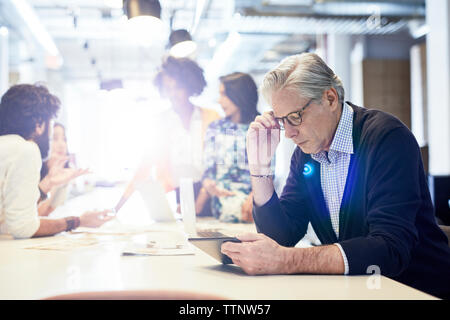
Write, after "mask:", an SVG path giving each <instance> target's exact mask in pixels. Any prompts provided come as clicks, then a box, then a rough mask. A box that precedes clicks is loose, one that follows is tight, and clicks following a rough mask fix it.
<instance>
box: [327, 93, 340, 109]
mask: <svg viewBox="0 0 450 320" xmlns="http://www.w3.org/2000/svg"><path fill="white" fill-rule="evenodd" d="M325 99H326V101H327V104H328V105H329V106H330V107H331V109H332V110H335V109H336V108H337V107H338V106H339V95H338V93H337V91H336V89H335V88H330V89H328V90H326V91H325Z"/></svg>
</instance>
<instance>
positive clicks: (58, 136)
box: [38, 123, 89, 216]
mask: <svg viewBox="0 0 450 320" xmlns="http://www.w3.org/2000/svg"><path fill="white" fill-rule="evenodd" d="M74 166H75V164H74V160H73V159H70V155H69V150H68V147H67V137H66V129H65V127H64V126H63V125H62V124H61V123H55V124H54V125H53V137H52V142H51V148H50V157H49V159H48V160H47V161H45V162H43V164H42V168H41V180H42V179H44V178H45V176H47V174H48V173H49V171H50V170H52V169H53V168H58V167H60V168H66V169H68V168H73V167H74ZM73 172H74V177H73V179H75V178H76V177H79V176H81V175H84V174H86V173H88V172H89V170H88V169H73ZM69 183H70V181H69V182H68V183H66V184H64V185H62V186H59V187H54V188H52V189H51V190H50V192H49V196H48V198H47V199H45V200H43V201H40V202H39V208H38V210H39V215H40V216H48V215H49V214H50V213H51V212H53V210H55V208H56V207H58V206H60V205H62V204H63V203H64V202H65V201H66V199H67V196H68V192H69Z"/></svg>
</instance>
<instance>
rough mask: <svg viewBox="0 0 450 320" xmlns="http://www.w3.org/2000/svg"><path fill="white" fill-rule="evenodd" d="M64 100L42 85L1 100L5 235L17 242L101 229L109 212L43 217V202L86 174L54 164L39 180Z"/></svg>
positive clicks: (0, 202)
mask: <svg viewBox="0 0 450 320" xmlns="http://www.w3.org/2000/svg"><path fill="white" fill-rule="evenodd" d="M59 109H60V100H59V99H58V97H56V96H54V95H52V94H51V93H50V92H49V91H48V89H47V88H46V87H44V86H41V85H29V84H20V85H15V86H12V87H11V88H10V89H9V90H8V91H7V92H6V93H5V94H4V95H3V97H2V99H1V102H0V234H10V235H12V236H13V237H14V238H30V237H39V236H50V235H54V234H57V233H60V232H62V231H70V230H73V229H75V228H77V227H78V226H84V227H99V226H101V225H102V224H103V223H105V222H106V221H109V220H110V219H112V217H109V216H108V215H107V214H108V210H105V211H100V212H98V211H90V212H85V213H83V214H82V215H81V216H79V217H78V216H71V217H65V218H60V219H46V218H40V217H39V215H38V201H39V199H45V198H46V196H47V194H48V193H49V192H50V190H51V189H52V188H57V187H59V186H62V185H64V184H66V183H67V182H69V181H70V180H72V179H74V178H75V177H77V176H78V175H79V174H81V172H80V171H78V170H73V169H71V168H63V167H62V166H55V167H54V168H52V169H50V170H49V173H48V174H47V175H46V176H45V177H44V178H43V179H42V180H40V171H41V166H42V161H43V160H44V161H45V160H46V159H47V156H48V154H49V150H50V137H51V135H52V129H53V119H54V118H55V117H56V115H57V112H58V111H59Z"/></svg>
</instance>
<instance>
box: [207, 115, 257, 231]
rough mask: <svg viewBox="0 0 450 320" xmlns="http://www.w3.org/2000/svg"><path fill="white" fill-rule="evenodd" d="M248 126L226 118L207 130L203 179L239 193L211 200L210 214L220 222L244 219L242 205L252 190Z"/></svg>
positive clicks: (213, 123)
mask: <svg viewBox="0 0 450 320" xmlns="http://www.w3.org/2000/svg"><path fill="white" fill-rule="evenodd" d="M248 127H249V124H242V123H233V122H232V121H230V120H229V119H227V118H224V119H220V120H216V121H214V122H212V123H211V124H210V125H209V127H208V129H207V131H206V135H205V145H204V153H203V155H204V169H205V171H204V174H203V179H211V180H214V181H215V182H216V185H217V186H218V187H220V188H223V189H227V190H229V191H233V192H235V194H236V195H234V196H229V197H220V198H218V197H212V198H211V212H212V214H213V216H214V217H216V218H219V219H220V220H221V221H225V222H238V221H240V220H241V207H242V204H243V202H244V201H245V200H246V199H247V197H248V195H249V194H250V192H251V189H252V188H251V183H250V172H249V169H248V159H247V151H246V141H245V140H246V135H247V130H248Z"/></svg>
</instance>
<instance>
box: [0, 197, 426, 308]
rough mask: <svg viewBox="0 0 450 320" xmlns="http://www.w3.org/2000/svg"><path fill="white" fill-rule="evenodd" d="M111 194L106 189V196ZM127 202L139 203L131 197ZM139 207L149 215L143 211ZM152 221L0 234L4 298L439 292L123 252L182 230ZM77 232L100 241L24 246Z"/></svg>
mask: <svg viewBox="0 0 450 320" xmlns="http://www.w3.org/2000/svg"><path fill="white" fill-rule="evenodd" d="M116 194H117V193H114V196H112V199H114V197H116ZM97 195H98V194H97ZM94 196H96V194H95V193H94V194H92V195H89V196H84V198H80V199H74V201H72V202H71V203H69V204H68V205H67V206H65V207H63V208H61V210H58V212H57V213H55V215H56V216H57V215H62V214H63V212H66V213H70V214H73V213H74V211H73V210H74V208H79V209H80V210H81V209H85V208H82V207H83V205H81V204H82V203H83V204H87V205H88V204H89V203H91V204H92V205H93V206H94V204H93V203H92V197H94ZM107 198H108V196H105V198H104V199H103V200H102V201H105V199H107ZM75 200H76V201H75ZM108 201H112V200H111V199H109V200H107V201H106V202H108ZM71 205H72V207H71ZM128 209H129V210H135V208H133V209H132V205H129V208H128ZM80 212H81V211H80ZM124 212H126V210H125V207H124ZM139 212H140V213H142V214H143V215H145V213H144V212H145V211H142V210H141V211H139ZM121 214H122V213H121ZM124 214H125V213H124ZM134 214H136V212H134ZM130 216H132V213H131V211H130V212H129V213H127V217H130ZM125 220H126V219H125ZM119 222H121V223H123V221H121V219H120V217H118V222H114V223H119ZM205 225H206V226H210V227H213V226H215V227H218V228H221V229H223V231H224V233H228V234H230V235H233V234H235V233H240V232H243V231H253V230H254V225H252V224H239V225H227V224H221V223H217V224H214V223H212V222H210V221H206V222H204V226H205ZM140 226H141V227H142V225H140ZM150 227H151V228H152V229H153V230H154V231H150V232H146V233H143V234H134V235H117V234H116V235H100V234H97V235H95V234H66V233H63V234H60V235H57V236H54V237H46V238H39V239H27V240H13V239H11V238H9V237H8V236H2V237H0V257H1V258H0V259H1V262H0V299H40V298H45V297H49V296H54V295H58V294H66V293H72V292H85V291H111V290H152V289H157V290H158V289H165V290H181V291H195V292H198V293H207V294H214V295H219V296H222V297H224V298H229V299H238V300H245V299H251V300H260V299H261V300H266V299H267V300H277V299H283V300H289V299H435V298H434V297H432V296H430V295H428V294H425V293H422V292H420V291H418V290H415V289H413V288H410V287H408V286H405V285H403V284H401V283H398V282H396V281H393V280H391V279H389V278H386V277H383V276H380V277H379V278H374V276H370V275H368V276H324V275H286V276H285V275H271V276H248V275H246V274H244V273H243V272H242V270H241V269H240V268H238V267H237V266H234V265H221V264H219V263H218V262H217V261H216V260H214V259H213V258H211V257H209V256H208V255H206V254H205V253H203V252H202V251H201V250H199V249H197V248H195V247H193V248H194V251H195V255H185V256H145V257H143V256H122V255H121V252H122V250H123V249H124V247H125V246H127V245H129V243H130V242H133V241H144V242H145V241H148V239H156V238H157V239H163V240H164V239H166V240H167V239H173V237H175V238H177V237H181V238H183V233H182V231H183V229H182V224H180V223H168V224H165V223H161V224H153V225H151V226H150ZM158 230H159V231H158ZM72 238H76V239H78V238H81V239H84V241H86V240H89V241H93V242H95V244H93V245H89V246H85V247H78V248H74V249H71V250H60V251H57V250H36V249H25V247H29V246H35V245H37V244H41V243H49V242H55V241H65V240H67V239H72ZM178 239H180V238H178ZM77 241H78V240H77Z"/></svg>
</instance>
